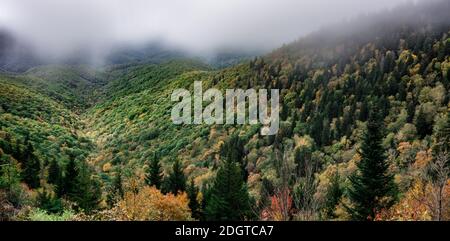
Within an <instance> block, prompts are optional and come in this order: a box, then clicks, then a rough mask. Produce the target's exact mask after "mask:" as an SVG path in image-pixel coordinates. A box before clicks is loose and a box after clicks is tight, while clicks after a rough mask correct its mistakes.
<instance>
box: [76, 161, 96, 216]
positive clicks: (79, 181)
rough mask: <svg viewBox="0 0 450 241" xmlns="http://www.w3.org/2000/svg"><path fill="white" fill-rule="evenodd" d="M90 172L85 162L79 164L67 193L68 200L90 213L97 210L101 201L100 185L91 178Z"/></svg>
mask: <svg viewBox="0 0 450 241" xmlns="http://www.w3.org/2000/svg"><path fill="white" fill-rule="evenodd" d="M91 174H92V173H91V171H90V170H89V167H88V166H87V164H86V163H85V162H83V163H81V164H80V166H79V170H78V175H77V176H76V178H75V179H74V182H73V184H74V186H72V187H71V189H70V192H68V197H69V199H70V200H72V201H74V202H76V203H77V204H78V207H79V208H80V209H82V210H83V211H85V212H87V213H90V212H92V211H93V210H95V209H97V207H98V205H99V203H100V201H101V188H100V187H101V184H100V182H99V181H98V180H97V179H93V178H92V177H91Z"/></svg>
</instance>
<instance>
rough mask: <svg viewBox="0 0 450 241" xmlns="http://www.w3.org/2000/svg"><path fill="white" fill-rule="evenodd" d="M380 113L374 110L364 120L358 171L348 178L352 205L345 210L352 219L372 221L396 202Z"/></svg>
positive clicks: (394, 186)
mask: <svg viewBox="0 0 450 241" xmlns="http://www.w3.org/2000/svg"><path fill="white" fill-rule="evenodd" d="M380 120H381V117H379V112H378V111H377V110H374V111H373V112H372V113H371V114H370V116H369V119H368V121H367V129H366V131H365V133H364V136H363V139H362V143H361V148H360V150H359V154H360V156H361V160H360V161H359V162H358V163H357V168H358V169H357V172H356V173H354V174H353V175H352V176H350V178H349V179H350V184H351V187H350V188H349V190H348V195H349V198H350V201H351V203H352V205H351V206H350V207H347V210H348V212H349V213H350V215H351V217H352V219H354V220H374V219H375V217H376V215H377V214H378V213H379V212H380V211H381V210H382V209H384V208H389V207H390V206H392V205H393V204H394V202H395V200H396V190H397V188H396V185H395V183H394V179H393V175H391V174H389V172H388V168H389V164H388V162H387V161H386V157H385V151H384V149H383V147H382V139H383V134H382V127H383V126H382V123H381V121H380Z"/></svg>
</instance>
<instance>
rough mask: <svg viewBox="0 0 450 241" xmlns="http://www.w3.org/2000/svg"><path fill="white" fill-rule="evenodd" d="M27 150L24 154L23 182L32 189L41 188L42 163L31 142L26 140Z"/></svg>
mask: <svg viewBox="0 0 450 241" xmlns="http://www.w3.org/2000/svg"><path fill="white" fill-rule="evenodd" d="M25 144H26V148H25V150H24V152H23V157H24V159H23V173H22V175H23V180H24V181H25V183H26V184H27V185H28V186H29V187H30V188H38V187H40V178H39V174H40V170H41V163H40V161H39V159H38V158H37V157H36V155H35V154H34V148H33V145H32V144H31V141H30V140H29V139H28V138H26V143H25Z"/></svg>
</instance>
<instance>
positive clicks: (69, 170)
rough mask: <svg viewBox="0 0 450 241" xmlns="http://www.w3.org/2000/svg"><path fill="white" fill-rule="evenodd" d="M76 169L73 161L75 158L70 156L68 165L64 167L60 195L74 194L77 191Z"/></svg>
mask: <svg viewBox="0 0 450 241" xmlns="http://www.w3.org/2000/svg"><path fill="white" fill-rule="evenodd" d="M77 177H78V168H77V164H76V161H75V157H73V156H70V159H69V163H68V164H67V166H66V172H65V175H64V178H63V181H62V185H61V187H60V193H61V195H64V194H68V195H71V194H75V193H76V189H77V183H76V180H77Z"/></svg>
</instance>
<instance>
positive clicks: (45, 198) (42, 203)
mask: <svg viewBox="0 0 450 241" xmlns="http://www.w3.org/2000/svg"><path fill="white" fill-rule="evenodd" d="M37 203H38V206H39V208H41V209H43V210H45V211H47V212H49V213H61V212H62V211H63V210H64V208H63V205H62V202H61V199H59V198H57V197H54V196H53V195H52V194H51V193H49V192H47V191H46V190H42V191H39V192H38V195H37Z"/></svg>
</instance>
